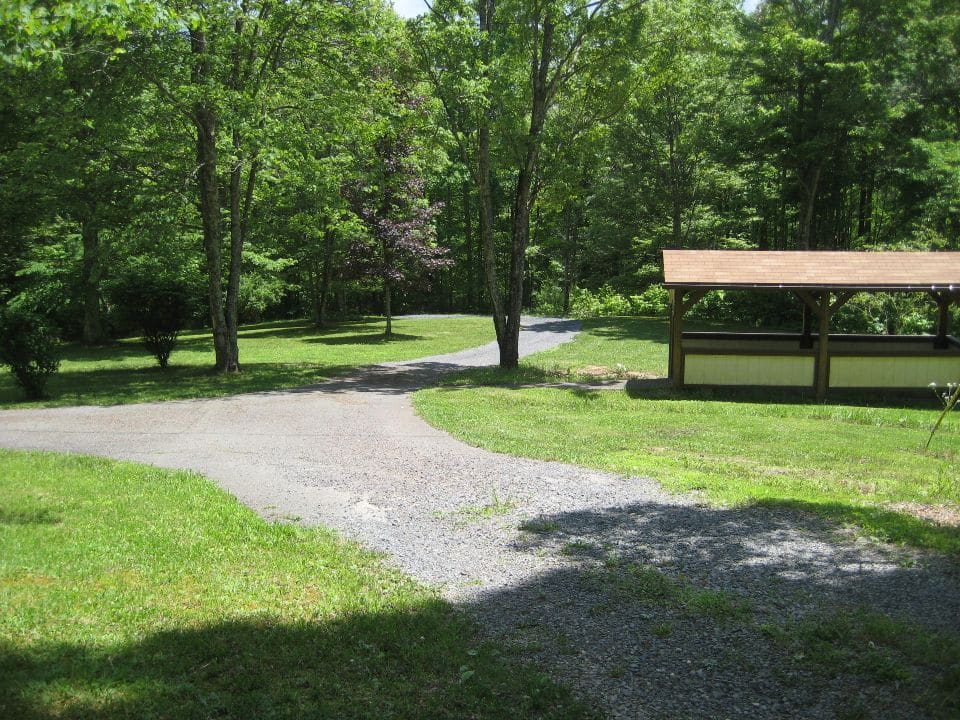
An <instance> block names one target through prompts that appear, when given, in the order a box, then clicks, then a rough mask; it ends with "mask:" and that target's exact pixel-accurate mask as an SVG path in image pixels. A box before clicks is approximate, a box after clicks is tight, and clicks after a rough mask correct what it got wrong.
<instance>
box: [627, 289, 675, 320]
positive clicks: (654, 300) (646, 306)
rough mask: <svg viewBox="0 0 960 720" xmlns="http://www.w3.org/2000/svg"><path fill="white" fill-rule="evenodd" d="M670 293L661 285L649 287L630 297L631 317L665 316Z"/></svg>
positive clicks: (667, 311)
mask: <svg viewBox="0 0 960 720" xmlns="http://www.w3.org/2000/svg"><path fill="white" fill-rule="evenodd" d="M669 311H670V293H669V292H667V289H666V288H665V287H663V286H662V285H659V284H657V285H650V286H649V287H647V289H646V290H644V291H643V292H642V293H640V294H639V295H631V296H630V314H631V315H667V314H668V313H669Z"/></svg>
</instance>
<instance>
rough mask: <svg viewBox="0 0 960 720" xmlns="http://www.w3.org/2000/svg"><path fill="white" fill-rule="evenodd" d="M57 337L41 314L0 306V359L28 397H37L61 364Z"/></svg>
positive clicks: (15, 307)
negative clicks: (0, 307)
mask: <svg viewBox="0 0 960 720" xmlns="http://www.w3.org/2000/svg"><path fill="white" fill-rule="evenodd" d="M59 344H60V341H59V339H58V338H57V335H56V333H55V332H54V330H53V328H52V327H51V326H50V324H49V323H48V322H47V321H46V320H45V319H44V318H42V317H41V316H39V315H37V314H36V313H34V312H31V311H29V310H24V309H22V308H19V307H17V306H8V307H6V308H2V309H0V363H3V364H4V365H8V366H9V367H10V372H12V373H13V376H14V378H16V381H17V384H18V385H19V386H20V387H21V389H22V390H23V392H24V394H25V395H26V396H27V399H28V400H39V399H41V398H43V397H44V391H45V388H46V385H47V381H48V380H49V379H50V376H51V375H53V374H54V373H55V372H57V369H58V368H59V367H60V351H59Z"/></svg>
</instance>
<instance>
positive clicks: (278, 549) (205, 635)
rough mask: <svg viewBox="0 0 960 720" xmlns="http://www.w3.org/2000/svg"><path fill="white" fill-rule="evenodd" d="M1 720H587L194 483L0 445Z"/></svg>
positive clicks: (443, 612)
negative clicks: (216, 719)
mask: <svg viewBox="0 0 960 720" xmlns="http://www.w3.org/2000/svg"><path fill="white" fill-rule="evenodd" d="M0 607H2V608H3V612H2V614H0V717H3V718H11V719H13V718H17V720H31V719H32V718H54V717H56V718H81V717H82V718H119V717H135V718H177V719H178V720H179V719H183V718H210V717H230V718H321V717H326V718H393V717H396V718H401V717H402V718H466V717H470V718H504V717H557V718H580V717H586V716H587V714H586V712H585V711H584V710H583V709H582V708H581V707H580V706H578V705H577V704H576V703H575V702H574V701H572V700H571V699H570V697H569V695H568V694H567V693H566V692H565V691H563V690H561V689H558V688H557V687H556V686H555V685H553V684H552V683H550V682H549V681H548V680H546V679H545V678H544V677H543V676H541V675H539V674H536V673H534V672H533V671H531V670H527V669H524V668H521V667H518V666H516V665H512V664H511V662H510V661H508V660H506V659H505V658H504V656H502V655H500V654H499V653H498V651H497V649H496V648H495V647H492V646H489V645H481V644H477V643H476V641H475V638H474V635H473V630H472V628H471V627H470V626H469V625H468V624H467V623H466V622H465V621H464V620H463V619H462V618H461V617H460V616H459V615H458V614H457V613H456V612H455V611H453V610H452V609H451V607H450V606H449V605H447V604H446V603H444V602H442V601H440V600H439V599H437V598H436V597H435V596H434V595H433V594H431V593H430V592H429V591H427V590H425V589H423V588H421V587H420V586H418V585H416V584H415V583H413V582H412V581H411V580H409V579H407V578H406V577H405V576H403V575H402V574H400V573H398V572H395V571H393V570H389V569H385V568H384V567H383V566H382V565H381V563H380V561H379V560H378V558H377V557H375V556H374V555H372V554H371V553H369V552H366V551H363V550H361V549H360V548H359V547H357V546H356V545H354V544H351V543H347V542H344V541H342V540H339V539H337V537H335V536H334V535H333V534H331V533H329V532H326V531H323V530H315V529H304V528H301V527H297V526H292V525H277V524H269V523H267V522H265V521H263V520H261V519H260V518H258V517H257V516H255V515H254V514H253V513H252V512H251V511H249V510H247V509H245V508H243V507H242V506H241V505H240V504H239V503H238V502H237V501H236V500H234V499H233V498H232V497H230V496H229V495H227V494H226V493H224V492H221V491H220V490H218V489H217V488H215V486H214V485H213V484H212V483H210V482H208V481H206V480H204V479H203V478H201V477H199V476H197V475H194V474H190V473H184V472H170V471H163V470H159V469H156V468H149V467H145V466H140V465H132V464H124V463H116V462H112V461H108V460H102V459H96V458H90V457H81V456H64V455H52V454H39V453H19V452H9V451H0Z"/></svg>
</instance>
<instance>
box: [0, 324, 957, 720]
mask: <svg viewBox="0 0 960 720" xmlns="http://www.w3.org/2000/svg"><path fill="white" fill-rule="evenodd" d="M525 328H526V329H525V330H524V332H523V333H522V336H521V351H522V353H523V354H528V353H530V352H535V351H538V350H541V349H545V348H548V347H551V346H554V345H556V344H558V343H562V342H565V341H567V340H570V339H572V338H573V336H574V335H575V333H576V330H577V325H576V323H574V322H571V321H562V320H551V319H536V320H534V319H528V320H526V322H525ZM496 357H497V356H496V347H495V345H494V344H491V345H487V346H484V347H481V348H477V349H474V350H468V351H465V352H461V353H455V354H451V355H446V356H438V357H433V358H426V359H422V360H417V361H411V362H403V363H392V364H388V365H382V366H377V367H373V368H368V369H363V370H360V371H358V372H356V373H355V374H353V375H351V376H349V377H345V378H341V379H336V380H332V381H330V382H327V383H323V384H321V385H316V386H312V387H306V388H301V389H297V390H287V391H278V392H267V393H255V394H248V395H238V396H233V397H227V398H217V399H209V400H188V401H174V402H166V403H153V404H143V405H122V406H114V407H76V408H54V409H40V410H12V411H2V412H0V446H5V447H11V448H32V449H46V450H60V451H73V452H82V453H90V454H96V455H103V456H108V457H113V458H119V459H124V460H134V461H138V462H145V463H151V464H154V465H159V466H163V467H171V468H186V469H191V470H195V471H197V472H200V473H203V474H204V475H206V476H208V477H210V478H211V479H213V480H214V481H216V482H217V483H219V484H220V485H221V486H222V487H224V488H226V489H227V490H228V491H230V492H231V493H233V494H234V495H236V496H237V497H238V498H239V499H240V500H241V501H242V502H244V503H246V504H247V505H249V506H250V507H252V508H254V509H255V510H256V511H257V512H259V513H260V514H262V515H263V516H265V517H268V518H297V519H299V520H300V521H302V522H304V523H307V524H323V525H326V526H329V527H332V528H335V529H337V530H339V531H341V532H343V533H345V534H347V535H349V536H352V537H355V538H357V539H358V540H360V541H362V542H363V543H365V544H366V545H368V546H370V547H373V548H376V549H379V550H382V551H384V552H386V553H388V555H389V557H391V558H392V560H393V561H394V562H396V564H397V565H399V566H400V567H401V568H403V569H404V570H406V571H407V572H409V573H411V574H412V575H414V576H415V577H417V578H419V579H420V580H423V581H426V582H429V583H432V584H434V585H436V586H437V587H439V588H440V589H441V591H442V592H443V593H444V595H445V596H446V597H448V598H450V599H451V600H453V601H455V602H458V603H459V604H460V605H461V606H463V607H464V608H466V609H467V610H468V611H469V612H471V613H473V614H474V615H475V617H477V618H478V620H479V621H480V622H481V624H482V626H483V627H484V628H485V631H486V632H488V633H489V634H490V635H492V636H495V637H498V638H501V639H506V640H508V641H509V642H511V643H513V644H515V646H517V647H519V648H521V649H522V650H523V651H524V652H525V653H526V655H527V656H528V657H529V658H530V659H531V660H533V661H534V662H538V663H540V664H542V665H544V666H546V667H549V668H550V669H552V670H553V671H554V672H555V673H557V674H558V675H560V676H561V677H562V678H564V679H565V680H567V681H569V682H571V683H573V684H574V685H575V686H576V687H578V688H579V689H580V690H581V691H582V692H583V693H585V694H586V695H588V696H592V697H594V698H596V699H597V700H598V702H599V703H600V704H601V705H602V706H603V707H605V708H606V709H607V710H608V711H610V712H611V714H612V715H614V716H616V717H624V718H628V717H639V718H645V717H662V716H668V717H751V718H778V717H815V718H819V717H824V718H825V717H832V716H833V715H834V714H835V713H836V711H837V709H838V708H840V707H842V706H843V703H844V702H845V701H846V699H847V698H846V696H847V695H848V694H849V693H850V692H851V691H852V689H851V688H852V686H851V684H850V679H849V678H845V677H843V676H838V677H837V678H834V679H827V680H822V679H821V680H816V682H812V681H808V680H809V678H806V679H805V677H804V676H802V673H801V676H793V675H791V674H790V673H789V672H788V671H785V670H784V669H783V664H784V662H785V660H784V657H781V656H780V655H778V654H777V652H778V651H777V650H776V649H775V648H773V647H772V646H771V645H770V644H769V643H767V642H766V641H764V640H763V639H762V637H761V636H760V635H758V634H757V632H756V627H757V625H758V624H759V623H761V622H765V621H770V622H782V621H783V620H784V619H788V618H791V617H796V616H800V615H803V614H805V613H808V612H815V611H820V610H823V609H835V608H838V607H844V608H856V607H864V606H865V607H868V608H870V609H873V610H881V611H884V612H889V613H891V614H894V615H897V616H902V617H907V618H912V619H921V620H922V621H923V622H925V623H926V624H928V625H930V626H931V627H934V628H945V627H946V628H955V627H958V626H960V622H958V619H960V583H958V582H957V581H956V572H957V568H956V564H955V563H953V562H952V561H949V560H946V559H943V558H937V557H930V556H924V555H923V554H919V553H910V552H907V551H905V550H902V549H898V548H893V547H888V546H882V545H876V544H873V543H865V542H862V541H856V540H853V539H850V538H844V537H838V536H837V534H836V532H835V530H834V529H832V528H830V527H827V526H825V525H823V524H820V523H818V522H817V521H815V520H813V519H811V518H810V517H809V516H806V515H794V514H791V513H786V512H774V511H772V510H770V509H716V508H709V507H706V506H704V505H702V504H700V503H698V502H697V501H696V499H695V498H690V497H677V496H673V495H670V494H668V493H666V492H664V491H663V490H662V489H661V488H660V486H659V485H658V484H657V483H656V482H654V481H652V480H650V479H646V478H630V477H622V476H618V475H613V474H609V473H601V472H596V471H591V470H585V469H582V468H578V467H573V466H569V465H563V464H559V463H549V462H539V461H533V460H523V459H518V458H511V457H507V456H503V455H497V454H494V453H490V452H487V451H484V450H480V449H477V448H473V447H469V446H467V445H464V444H463V443H461V442H459V441H457V440H454V439H453V438H451V437H450V436H449V435H447V434H446V433H443V432H441V431H439V430H436V429H434V428H432V427H430V426H428V425H427V424H426V423H424V422H423V421H422V420H420V419H419V418H418V417H417V416H416V415H415V414H414V412H413V410H412V408H411V404H410V393H411V392H412V391H413V390H414V389H416V388H419V387H423V386H425V385H427V384H430V383H432V382H434V381H435V380H436V379H437V378H438V377H439V376H440V375H441V374H442V373H444V372H449V371H451V370H455V369H458V368H462V367H469V366H479V365H487V364H493V363H495V362H496ZM570 392H576V390H575V389H571V390H570ZM491 506H496V508H497V510H498V512H496V513H486V514H484V513H480V512H478V511H479V510H480V509H482V508H484V507H491ZM530 519H533V520H535V523H534V525H533V526H532V527H533V528H534V529H537V530H539V532H530V531H523V530H521V529H520V527H521V525H523V523H524V522H525V521H529V520H530ZM528 527H530V526H528ZM637 565H642V566H644V567H656V568H659V569H660V570H661V571H662V572H664V573H666V574H667V575H668V576H670V577H672V578H674V579H677V580H678V581H679V579H680V578H682V580H683V582H688V583H692V584H693V585H694V586H695V587H699V588H710V589H714V590H717V591H723V592H725V593H729V594H730V595H731V596H732V597H736V598H742V599H743V600H744V601H745V602H747V603H749V605H750V607H751V608H752V612H753V615H752V619H751V620H750V621H748V622H715V621H713V620H709V619H704V618H703V617H697V616H691V615H690V613H688V612H685V611H684V610H683V609H682V608H677V607H670V606H669V603H666V604H663V603H660V604H658V603H656V602H654V603H652V604H651V603H645V602H636V596H635V595H634V594H632V593H634V592H635V590H631V588H632V587H634V584H635V583H636V582H637V579H636V578H637V576H636V575H635V574H633V571H632V570H631V568H635V567H636V566H637ZM869 692H871V693H873V696H874V697H881V699H883V696H882V693H883V692H886V691H884V690H882V689H881V690H876V689H875V688H870V689H869ZM877 693H880V695H879V696H878V695H877ZM890 693H891V694H890V697H889V698H886V699H883V701H884V702H885V703H886V705H887V716H888V717H898V716H900V715H901V714H902V715H903V716H904V717H907V716H910V715H911V713H913V708H912V707H911V706H910V705H909V704H906V705H904V704H903V703H904V702H906V701H905V700H904V699H903V696H901V695H898V694H896V693H895V692H893V691H890ZM898 703H900V704H899V705H898Z"/></svg>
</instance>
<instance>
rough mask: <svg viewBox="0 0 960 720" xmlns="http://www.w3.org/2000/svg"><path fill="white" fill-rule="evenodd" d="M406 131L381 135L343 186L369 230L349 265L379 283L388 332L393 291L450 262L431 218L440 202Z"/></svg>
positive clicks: (353, 246) (423, 278)
mask: <svg viewBox="0 0 960 720" xmlns="http://www.w3.org/2000/svg"><path fill="white" fill-rule="evenodd" d="M408 134H409V133H408V132H403V131H401V132H397V133H395V134H388V135H384V136H382V137H381V138H380V139H379V140H378V141H377V142H376V144H375V146H374V152H373V153H372V156H371V158H370V164H369V166H368V168H367V173H365V178H364V179H363V180H360V181H357V182H353V183H350V184H349V185H347V186H345V187H344V195H345V196H346V197H347V198H348V200H349V201H350V203H351V204H352V205H353V208H354V212H355V213H356V214H357V216H358V217H359V218H360V220H361V221H362V222H363V224H364V226H365V227H366V229H367V236H366V237H363V238H357V239H356V240H354V241H353V242H352V243H351V244H350V248H349V253H350V266H351V268H352V269H353V271H354V272H355V273H357V275H359V276H361V277H367V278H370V279H372V280H376V281H379V282H380V283H382V287H383V312H384V315H386V316H387V329H386V335H387V337H389V336H390V335H392V333H393V328H392V308H391V295H392V293H393V290H394V289H395V288H396V287H398V286H402V285H404V284H410V283H413V282H417V281H419V282H426V281H427V280H428V279H429V274H430V273H431V272H432V271H435V270H439V269H441V268H445V267H449V266H450V265H451V264H452V261H451V260H450V258H449V251H448V250H447V248H444V247H439V246H438V245H437V244H436V227H435V226H434V222H433V220H434V217H435V216H436V215H437V213H438V212H439V211H440V207H441V206H440V204H439V203H430V202H428V200H427V198H426V192H425V188H426V183H425V182H424V179H423V175H422V174H421V172H420V169H419V168H418V167H417V165H416V163H415V162H414V146H413V143H412V142H411V141H410V139H409V138H408V137H407V135H408Z"/></svg>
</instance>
